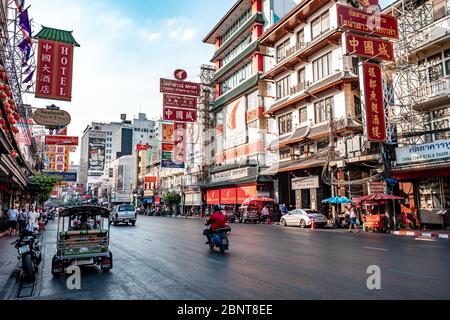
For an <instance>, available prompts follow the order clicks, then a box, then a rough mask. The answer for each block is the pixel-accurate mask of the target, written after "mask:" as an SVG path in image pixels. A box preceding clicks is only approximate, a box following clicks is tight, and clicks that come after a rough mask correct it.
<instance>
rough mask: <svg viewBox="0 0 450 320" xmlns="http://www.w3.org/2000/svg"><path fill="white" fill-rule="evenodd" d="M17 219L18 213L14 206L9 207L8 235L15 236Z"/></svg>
mask: <svg viewBox="0 0 450 320" xmlns="http://www.w3.org/2000/svg"><path fill="white" fill-rule="evenodd" d="M18 218H19V212H18V211H17V209H16V208H15V207H14V204H13V205H12V206H11V209H9V211H8V227H9V235H10V236H11V235H12V236H15V235H16V234H17V229H16V228H17V219H18Z"/></svg>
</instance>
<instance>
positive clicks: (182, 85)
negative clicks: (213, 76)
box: [160, 79, 201, 97]
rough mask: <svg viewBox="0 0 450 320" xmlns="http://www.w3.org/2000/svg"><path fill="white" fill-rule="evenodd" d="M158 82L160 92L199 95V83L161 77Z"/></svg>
mask: <svg viewBox="0 0 450 320" xmlns="http://www.w3.org/2000/svg"><path fill="white" fill-rule="evenodd" d="M160 84H161V87H160V92H162V93H168V94H179V95H185V96H194V97H198V96H200V91H201V86H200V84H199V83H192V82H185V81H176V80H169V79H161V80H160Z"/></svg>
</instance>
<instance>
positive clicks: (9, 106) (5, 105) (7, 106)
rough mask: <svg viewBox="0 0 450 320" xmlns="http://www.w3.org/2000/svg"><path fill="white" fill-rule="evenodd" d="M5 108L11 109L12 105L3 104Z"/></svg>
mask: <svg viewBox="0 0 450 320" xmlns="http://www.w3.org/2000/svg"><path fill="white" fill-rule="evenodd" d="M3 106H4V107H5V109H10V108H11V105H10V104H9V103H8V102H6V101H5V102H3Z"/></svg>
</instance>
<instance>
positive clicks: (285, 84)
mask: <svg viewBox="0 0 450 320" xmlns="http://www.w3.org/2000/svg"><path fill="white" fill-rule="evenodd" d="M290 85H291V81H290V76H287V77H285V78H283V79H281V80H280V81H277V84H276V87H277V100H278V99H281V98H284V97H286V96H288V95H289V90H290Z"/></svg>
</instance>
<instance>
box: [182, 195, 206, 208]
mask: <svg viewBox="0 0 450 320" xmlns="http://www.w3.org/2000/svg"><path fill="white" fill-rule="evenodd" d="M202 204H203V201H202V194H201V193H188V194H186V195H185V198H184V205H185V206H201V205H202Z"/></svg>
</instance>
